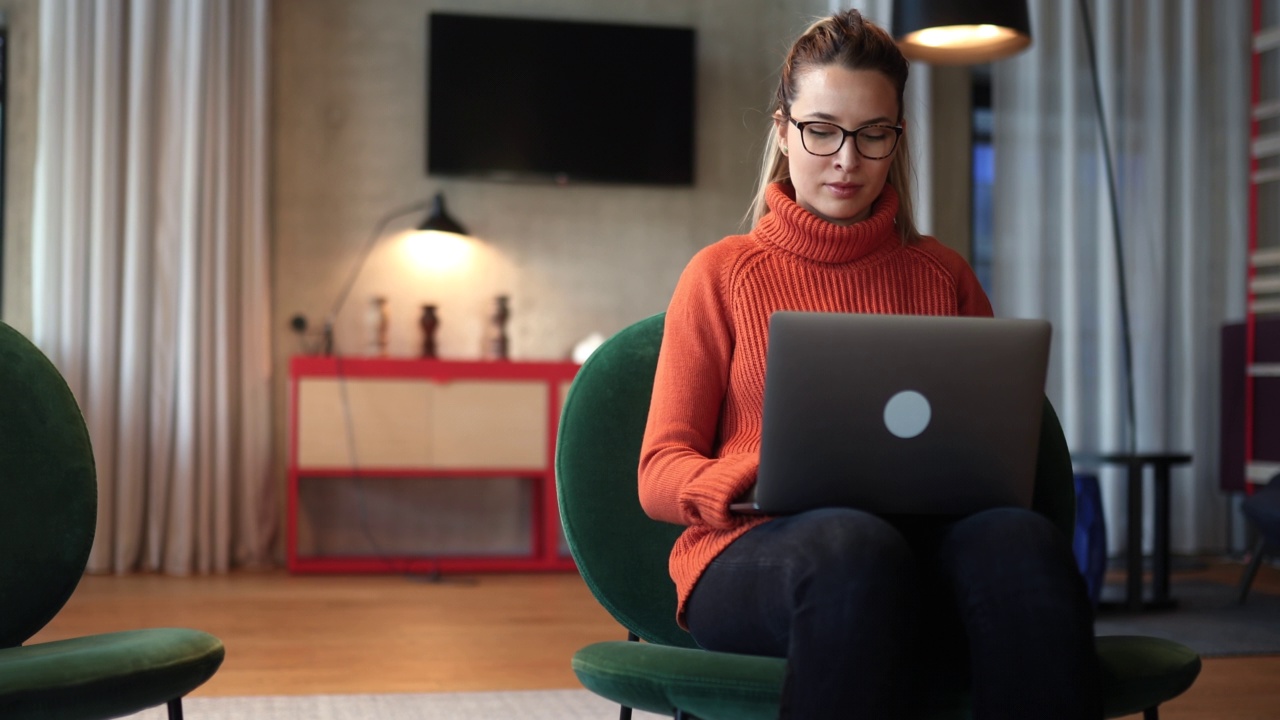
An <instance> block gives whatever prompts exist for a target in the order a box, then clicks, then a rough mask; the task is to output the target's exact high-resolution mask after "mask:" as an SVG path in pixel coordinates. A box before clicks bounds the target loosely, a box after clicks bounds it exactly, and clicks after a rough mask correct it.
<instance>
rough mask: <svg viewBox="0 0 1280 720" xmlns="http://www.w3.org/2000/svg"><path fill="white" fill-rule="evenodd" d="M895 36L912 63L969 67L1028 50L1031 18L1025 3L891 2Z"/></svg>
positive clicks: (966, 0) (1015, 0) (1008, 0)
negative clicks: (917, 61)
mask: <svg viewBox="0 0 1280 720" xmlns="http://www.w3.org/2000/svg"><path fill="white" fill-rule="evenodd" d="M893 36H894V38H895V39H896V40H897V42H898V47H899V48H901V49H902V54H903V55H906V56H907V57H908V58H910V59H912V60H921V61H923V62H927V63H936V64H940V65H959V64H965V65H972V64H977V63H986V62H992V61H993V60H999V59H1001V58H1006V57H1009V56H1010V55H1014V54H1016V53H1018V52H1021V51H1022V50H1024V49H1026V48H1027V47H1028V46H1029V45H1031V17H1030V15H1029V14H1028V12H1027V2H1026V0H895V2H894V3H893Z"/></svg>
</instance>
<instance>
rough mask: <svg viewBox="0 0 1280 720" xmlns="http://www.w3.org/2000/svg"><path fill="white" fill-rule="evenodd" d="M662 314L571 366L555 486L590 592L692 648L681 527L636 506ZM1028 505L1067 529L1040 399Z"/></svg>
mask: <svg viewBox="0 0 1280 720" xmlns="http://www.w3.org/2000/svg"><path fill="white" fill-rule="evenodd" d="M664 317H665V316H664V315H663V314H659V315H654V316H652V317H649V318H646V319H644V320H641V321H640V322H638V323H635V324H634V325H631V326H630V327H628V328H626V329H624V330H622V331H621V332H619V333H618V334H617V335H614V336H613V337H612V338H610V339H609V340H608V341H607V342H605V343H604V344H603V345H601V346H600V347H599V348H598V349H597V350H596V351H595V352H594V353H592V355H591V357H590V358H589V359H588V360H587V362H586V363H584V364H583V366H582V368H581V369H579V371H578V374H577V376H576V377H575V379H574V381H573V386H572V387H571V388H570V390H569V394H568V396H567V397H566V399H565V403H564V409H563V412H562V416H561V420H560V429H559V437H558V440H557V451H556V485H557V491H558V496H559V502H560V519H561V522H562V524H563V526H564V533H565V539H566V540H567V542H568V545H569V549H570V551H571V552H572V553H573V557H574V560H575V561H576V562H577V564H578V570H579V572H581V573H582V577H583V578H584V579H585V580H586V583H587V585H588V587H590V589H591V592H592V593H594V594H595V596H596V599H597V600H599V601H600V603H601V604H602V605H603V606H604V607H605V609H607V610H608V611H609V612H610V613H611V614H612V615H613V616H614V618H616V619H617V620H618V622H620V623H622V625H623V626H624V627H626V628H627V629H628V630H630V631H631V632H633V633H635V634H636V635H638V636H640V637H641V638H644V639H645V640H647V641H649V642H655V643H662V644H667V645H677V646H685V647H693V646H694V643H693V640H692V638H690V636H689V635H688V633H686V632H685V631H683V630H681V629H680V627H679V626H678V625H677V624H676V622H675V609H676V594H675V586H674V584H673V583H672V582H671V579H670V576H669V575H668V573H667V558H668V556H669V555H670V553H671V548H672V546H673V545H674V544H675V540H676V538H677V537H678V536H679V535H680V533H681V532H682V531H683V529H684V528H682V527H679V526H676V525H669V524H666V523H662V522H658V521H655V520H652V519H650V518H649V517H648V516H647V515H645V514H644V511H643V510H642V509H641V508H640V500H639V496H638V492H637V478H636V472H637V469H638V467H639V464H640V443H641V440H642V437H643V435H644V427H645V422H646V419H647V418H648V414H649V398H650V395H652V393H653V376H654V371H655V369H656V367H657V362H658V349H659V346H660V345H661V344H662V328H663V320H664ZM1036 473H1037V474H1036V487H1035V494H1034V497H1033V501H1032V503H1033V506H1034V507H1035V509H1036V510H1038V511H1039V512H1041V513H1043V514H1045V515H1046V516H1048V517H1049V518H1050V519H1052V520H1053V521H1054V523H1055V524H1056V525H1057V526H1058V527H1059V528H1060V529H1061V530H1062V531H1063V532H1064V533H1066V535H1067V537H1071V533H1072V531H1073V527H1074V523H1075V487H1074V484H1073V478H1072V470H1071V456H1070V453H1069V452H1068V449H1067V443H1066V439H1065V437H1064V436H1063V433H1062V427H1061V425H1059V423H1058V418H1057V415H1056V414H1055V413H1054V411H1053V408H1052V407H1051V406H1050V405H1049V403H1048V401H1046V402H1045V405H1044V417H1043V421H1042V423H1041V434H1040V454H1039V459H1038V460H1037V468H1036Z"/></svg>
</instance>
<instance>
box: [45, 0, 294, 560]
mask: <svg viewBox="0 0 1280 720" xmlns="http://www.w3.org/2000/svg"><path fill="white" fill-rule="evenodd" d="M268 10H269V6H268V0H83V1H78V2H71V1H68V0H46V1H45V2H43V3H42V4H41V6H40V91H39V127H40V136H39V139H38V146H37V156H36V187H35V200H34V205H35V208H34V221H33V226H34V229H33V233H34V237H33V242H32V245H33V282H32V284H33V294H34V297H33V318H32V320H33V335H34V338H33V339H34V341H35V342H36V343H37V344H38V345H39V346H40V347H41V348H43V349H44V351H45V352H46V353H48V354H49V356H50V357H51V358H52V359H53V361H54V363H55V364H56V365H57V366H58V367H59V368H60V369H61V370H62V372H63V374H64V375H65V376H66V378H67V381H68V383H69V384H70V386H71V388H72V390H73V391H74V392H75V394H76V397H77V398H78V399H79V401H80V404H81V407H82V409H83V411H84V414H85V417H86V420H87V422H88V424H89V431H90V435H91V438H92V441H93V446H94V453H95V456H96V458H97V466H98V488H99V493H98V494H99V501H98V533H97V539H96V542H95V544H94V548H93V553H92V555H91V557H90V560H89V570H90V572H129V571H133V570H155V571H162V572H166V573H172V574H187V573H206V572H220V571H225V570H227V569H228V568H230V567H232V566H234V565H252V564H260V563H266V562H267V561H268V559H269V548H270V546H271V542H272V538H273V533H274V528H275V524H276V523H275V516H276V512H275V507H274V502H273V500H272V497H273V494H272V491H271V477H270V472H271V421H270V407H269V405H268V403H269V398H270V395H271V387H270V381H271V376H270V375H271V360H270V346H269V334H268V322H269V320H268V312H269V301H268V295H267V280H268V267H267V261H268V247H267V224H268V221H267V214H266V213H267V206H266V202H267V188H266V179H267V178H266V162H267V66H266V63H267V20H268Z"/></svg>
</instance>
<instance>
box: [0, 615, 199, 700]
mask: <svg viewBox="0 0 1280 720" xmlns="http://www.w3.org/2000/svg"><path fill="white" fill-rule="evenodd" d="M223 655H224V649H223V647H222V642H221V641H219V640H218V639H217V638H216V637H214V636H212V635H210V634H208V633H204V632H200V631H198V630H187V629H181V628H154V629H146V630H130V631H126V632H117V633H106V634H101V635H91V636H88V637H80V638H74V639H71V640H58V641H54V642H47V643H39V644H35V645H25V646H21V647H11V648H4V649H0V717H3V718H5V719H6V720H15V719H18V718H40V719H41V720H61V719H63V718H66V719H68V720H71V719H72V718H74V719H75V720H96V719H99V718H115V717H121V716H123V715H129V714H132V713H135V712H139V711H141V710H145V709H147V708H149V707H154V706H156V705H161V704H164V703H166V702H168V701H169V700H172V699H175V698H180V697H182V696H184V695H186V694H187V693H188V692H190V691H191V690H194V689H195V688H197V687H199V686H200V685H201V684H202V683H204V682H205V681H206V680H208V679H209V678H210V677H212V676H213V674H214V672H215V671H217V669H218V666H219V665H221V664H222V658H223Z"/></svg>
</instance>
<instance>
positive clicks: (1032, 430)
mask: <svg viewBox="0 0 1280 720" xmlns="http://www.w3.org/2000/svg"><path fill="white" fill-rule="evenodd" d="M1050 332H1051V329H1050V325H1049V323H1048V322H1046V321H1043V320H1013V319H993V318H968V317H936V316H913V315H865V314H847V313H814V312H788V311H779V312H775V313H774V314H773V316H772V318H771V319H770V323H769V346H768V354H767V362H766V369H765V392H764V418H763V428H762V435H761V445H760V468H759V472H758V477H757V480H756V485H755V487H754V489H753V492H752V493H751V496H749V497H747V498H744V499H743V500H742V501H740V502H735V503H734V504H733V505H732V507H731V509H733V510H734V511H736V512H744V513H764V514H770V515H781V514H789V513H796V512H801V511H804V510H810V509H813V508H819V507H829V506H845V507H855V508H860V509H863V510H867V511H869V512H874V513H877V514H882V515H950V516H962V515H967V514H970V513H973V512H977V511H980V510H984V509H988V508H992V507H1002V506H1013V507H1030V505H1031V495H1032V490H1033V487H1034V484H1035V472H1036V456H1037V454H1038V451H1039V444H1040V418H1041V413H1042V412H1043V407H1044V385H1045V374H1046V370H1047V367H1048V361H1049V338H1050Z"/></svg>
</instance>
